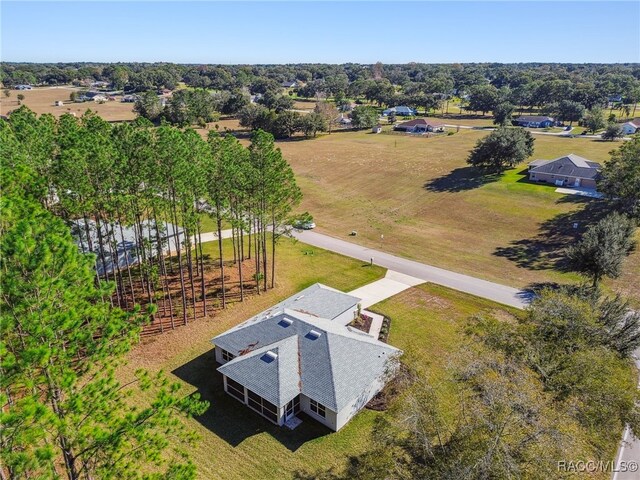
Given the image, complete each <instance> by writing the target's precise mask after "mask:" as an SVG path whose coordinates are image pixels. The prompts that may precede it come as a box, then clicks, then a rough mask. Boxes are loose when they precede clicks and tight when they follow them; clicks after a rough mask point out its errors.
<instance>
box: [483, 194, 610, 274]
mask: <svg viewBox="0 0 640 480" xmlns="http://www.w3.org/2000/svg"><path fill="white" fill-rule="evenodd" d="M558 203H577V204H582V205H583V207H582V208H580V209H578V210H575V211H572V212H567V213H561V214H559V215H556V216H555V217H553V218H551V219H550V220H547V221H545V222H543V223H542V225H541V226H540V228H539V231H538V234H537V235H536V236H535V237H533V238H525V239H522V240H515V241H512V242H511V243H510V244H509V245H508V246H505V247H498V248H496V250H495V251H494V255H495V256H497V257H503V258H507V259H508V260H510V261H512V262H514V263H515V264H516V265H517V266H519V267H522V268H527V269H529V270H549V269H555V270H559V271H563V272H566V271H568V264H567V261H566V255H565V250H566V249H567V248H568V247H569V246H570V245H572V244H574V243H575V242H576V241H577V240H578V239H579V238H580V237H581V235H582V233H583V232H584V231H585V229H586V228H587V227H588V226H589V225H591V224H593V223H596V222H597V221H598V220H600V219H601V218H602V217H604V216H605V215H606V214H607V212H608V211H609V210H608V209H607V207H606V204H605V202H603V201H602V200H598V199H593V198H586V197H580V196H577V195H566V196H564V197H562V198H560V199H559V200H558Z"/></svg>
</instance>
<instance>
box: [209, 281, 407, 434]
mask: <svg viewBox="0 0 640 480" xmlns="http://www.w3.org/2000/svg"><path fill="white" fill-rule="evenodd" d="M359 303H360V299H359V298H356V297H353V296H351V295H347V294H345V293H342V292H340V291H338V290H334V289H332V288H330V287H327V286H325V285H321V284H319V283H316V284H315V285H312V286H310V287H309V288H306V289H305V290H303V291H301V292H299V293H298V294H296V295H294V296H292V297H290V298H288V299H286V300H284V301H283V302H280V303H279V304H277V305H275V306H273V307H272V308H270V309H268V310H265V311H264V312H262V313H260V314H258V315H256V316H255V317H253V318H251V319H249V320H247V321H245V322H244V323H241V324H240V325H238V326H236V327H234V328H232V329H230V330H227V331H226V332H225V333H223V334H221V335H218V336H217V337H215V338H214V339H213V340H212V342H213V343H214V344H215V356H216V361H217V362H218V363H220V364H222V365H221V366H220V367H218V369H217V370H218V372H220V373H221V374H222V377H223V385H224V390H225V392H226V393H228V394H229V395H231V396H232V397H234V398H236V399H237V400H238V401H240V402H242V403H243V404H245V405H247V406H248V407H249V408H251V409H252V410H254V411H256V412H257V413H259V414H260V415H262V416H263V417H265V418H266V419H268V420H269V421H271V422H273V423H275V424H276V425H280V426H282V425H285V424H287V425H292V426H295V425H296V424H298V423H300V419H298V418H297V417H296V415H298V414H300V412H303V413H305V414H306V415H308V416H309V417H310V418H312V419H314V420H316V421H318V422H320V423H322V424H324V425H326V426H327V427H329V428H330V429H331V430H334V431H337V430H340V428H342V427H343V426H344V425H345V424H346V423H347V422H348V421H349V420H350V419H351V418H352V417H353V416H354V415H356V414H357V413H358V411H360V410H361V409H362V408H363V407H364V406H365V405H366V404H367V403H368V402H369V400H371V399H372V398H373V397H374V396H375V395H376V394H377V393H378V392H379V391H380V390H382V388H383V387H384V385H385V383H386V381H387V380H388V379H389V378H390V377H391V376H392V375H393V373H394V372H395V371H396V368H397V365H398V360H397V359H398V357H399V355H400V354H401V353H402V352H401V351H400V350H398V349H397V348H394V347H392V346H390V345H387V344H386V343H383V342H380V341H378V340H377V339H375V338H373V337H371V336H369V335H367V334H365V333H364V332H361V331H359V330H356V329H353V328H351V327H348V326H347V325H348V324H349V323H350V322H351V321H352V320H353V319H354V317H355V315H356V314H357V310H358V304H359Z"/></svg>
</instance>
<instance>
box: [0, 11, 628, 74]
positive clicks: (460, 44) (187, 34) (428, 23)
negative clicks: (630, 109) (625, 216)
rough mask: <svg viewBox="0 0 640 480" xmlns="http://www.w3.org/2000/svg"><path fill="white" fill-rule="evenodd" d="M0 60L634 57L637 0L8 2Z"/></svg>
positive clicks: (556, 59) (573, 59)
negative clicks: (567, 0) (496, 0)
mask: <svg viewBox="0 0 640 480" xmlns="http://www.w3.org/2000/svg"><path fill="white" fill-rule="evenodd" d="M0 5H1V6H0V8H1V17H2V18H1V22H0V25H1V29H2V33H1V40H2V44H1V49H0V54H1V55H0V56H1V59H2V60H4V61H31V62H63V61H100V62H112V61H113V62H115V61H122V62H126V61H147V62H150V61H167V62H177V63H297V62H321V63H343V62H359V63H373V62H376V61H382V62H383V63H406V62H411V61H415V62H427V63H452V62H485V61H494V62H531V61H540V62H599V63H609V62H640V1H638V0H633V1H624V2H611V1H608V2H596V1H586V2H579V1H571V2H557V1H555V2H552V1H537V2H524V1H515V0H514V1H501V2H484V1H475V2H463V1H449V2H435V1H414V2H399V1H388V2H383V1H377V2H364V1H348V2H315V1H300V2H267V1H261V2H205V1H198V2H169V1H161V2H153V1H144V2H122V1H116V2H31V1H23V2H11V1H6V0H2V1H1V2H0Z"/></svg>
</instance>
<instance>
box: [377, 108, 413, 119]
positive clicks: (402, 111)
mask: <svg viewBox="0 0 640 480" xmlns="http://www.w3.org/2000/svg"><path fill="white" fill-rule="evenodd" d="M391 113H395V114H396V115H398V116H400V117H410V116H412V115H416V114H417V113H418V112H417V111H416V110H414V109H413V108H410V107H405V106H404V105H400V106H397V107H392V108H387V109H386V110H383V112H382V116H383V117H386V116H388V115H390V114H391Z"/></svg>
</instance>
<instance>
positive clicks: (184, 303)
mask: <svg viewBox="0 0 640 480" xmlns="http://www.w3.org/2000/svg"><path fill="white" fill-rule="evenodd" d="M171 197H172V201H173V202H172V203H173V204H172V213H173V221H174V222H175V224H174V225H176V229H177V228H178V226H177V225H178V212H177V209H176V194H175V191H173V190H172V192H171ZM176 250H177V252H178V270H179V271H180V291H181V294H182V321H183V322H184V324H185V325H186V324H187V292H186V290H185V287H184V272H183V270H182V248H181V245H180V231H179V229H178V233H177V234H176Z"/></svg>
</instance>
